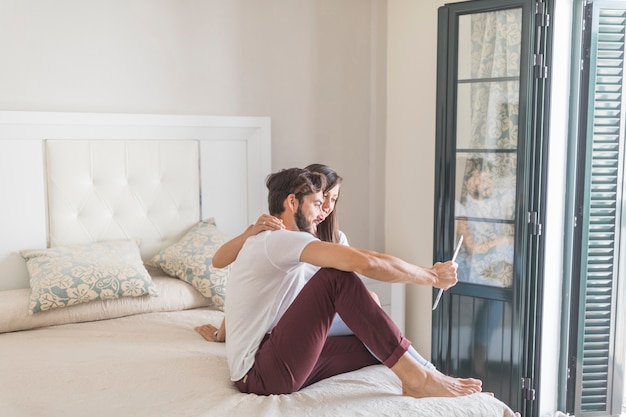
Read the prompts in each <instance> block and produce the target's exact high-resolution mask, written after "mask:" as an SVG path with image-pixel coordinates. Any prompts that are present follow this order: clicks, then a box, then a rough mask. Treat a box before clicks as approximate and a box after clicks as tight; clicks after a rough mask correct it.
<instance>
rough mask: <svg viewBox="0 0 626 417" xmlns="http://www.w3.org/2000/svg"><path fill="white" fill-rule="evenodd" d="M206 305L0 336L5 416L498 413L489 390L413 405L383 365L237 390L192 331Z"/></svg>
mask: <svg viewBox="0 0 626 417" xmlns="http://www.w3.org/2000/svg"><path fill="white" fill-rule="evenodd" d="M221 317H222V313H220V312H217V311H213V310H209V309H205V308H199V309H192V310H183V311H176V312H155V313H147V314H138V315H132V316H127V317H121V318H116V319H110V320H101V321H93V322H84V323H75V324H64V325H59V326H52V327H45V328H39V329H33V330H27V331H20V332H12V333H5V334H1V335H0V370H1V373H0V386H1V388H0V414H1V415H3V416H11V417H40V416H41V417H44V416H45V417H48V416H52V415H58V416H67V417H73V416H76V417H79V416H80V417H83V416H87V415H88V416H91V417H99V416H102V417H105V416H106V417H109V416H118V417H123V416H129V417H130V416H133V417H142V416H146V417H159V416H164V417H165V416H167V417H171V416H189V417H200V416H428V417H438V416H441V417H455V416H459V417H461V416H463V417H471V416H477V417H478V416H480V417H488V416H498V417H500V416H503V417H509V416H512V415H513V413H512V412H511V410H510V409H509V408H508V407H507V406H506V405H505V404H503V403H502V402H500V401H498V400H497V399H495V398H493V397H490V396H489V395H486V394H476V395H471V396H467V397H461V398H448V399H441V398H426V399H413V398H407V397H403V396H401V395H400V392H401V391H400V390H401V389H400V385H399V383H398V380H397V379H396V377H395V376H394V375H393V373H392V372H391V371H390V370H388V369H387V368H385V367H384V366H382V365H378V366H371V367H368V368H364V369H361V370H358V371H354V372H349V373H346V374H343V375H338V376H335V377H333V378H330V379H328V380H326V381H322V382H320V383H317V384H314V385H312V386H310V387H307V388H304V389H302V390H301V391H300V392H297V393H294V394H291V395H275V396H268V397H263V396H257V395H253V394H241V393H239V392H238V391H237V389H236V388H235V387H234V386H233V385H232V383H231V382H230V381H229V378H228V369H227V364H226V358H225V347H224V345H223V344H217V343H210V342H207V341H205V340H204V339H202V338H201V337H200V336H199V335H198V334H197V333H195V332H194V331H193V327H194V326H197V325H200V324H204V323H213V324H218V323H219V322H220V320H221Z"/></svg>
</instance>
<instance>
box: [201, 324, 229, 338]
mask: <svg viewBox="0 0 626 417" xmlns="http://www.w3.org/2000/svg"><path fill="white" fill-rule="evenodd" d="M194 330H195V331H196V332H198V333H199V334H200V335H201V336H202V337H204V338H205V339H206V340H208V341H209V342H223V340H219V338H215V337H214V335H215V332H217V327H215V326H213V325H212V324H204V325H202V326H198V327H195V328H194ZM218 336H219V335H218Z"/></svg>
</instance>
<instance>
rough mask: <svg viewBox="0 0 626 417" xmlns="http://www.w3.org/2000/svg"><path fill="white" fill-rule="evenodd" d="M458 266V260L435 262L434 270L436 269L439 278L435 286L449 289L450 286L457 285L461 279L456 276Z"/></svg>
mask: <svg viewBox="0 0 626 417" xmlns="http://www.w3.org/2000/svg"><path fill="white" fill-rule="evenodd" d="M457 267H458V265H457V264H456V262H452V261H448V262H437V263H436V264H434V265H433V271H435V274H436V275H437V278H436V280H435V284H434V285H433V287H435V288H442V289H444V290H447V289H448V288H450V287H453V286H455V285H456V283H457V282H458V281H459V280H458V278H457V276H456V269H457Z"/></svg>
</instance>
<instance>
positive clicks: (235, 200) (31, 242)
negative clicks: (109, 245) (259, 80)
mask: <svg viewBox="0 0 626 417" xmlns="http://www.w3.org/2000/svg"><path fill="white" fill-rule="evenodd" d="M56 140H59V141H61V142H63V143H68V140H71V141H76V140H80V141H83V142H82V143H90V144H91V145H90V147H91V148H96V150H94V149H91V151H86V152H91V154H90V155H89V156H88V158H89V159H90V160H92V159H94V158H96V157H97V158H98V159H99V160H100V161H101V162H103V163H105V164H106V163H109V162H110V159H111V158H109V156H108V155H107V154H106V149H105V150H102V149H101V148H102V147H103V146H105V144H106V145H107V146H108V145H109V144H111V143H112V142H111V141H124V142H119V143H122V144H130V146H126V145H124V146H126V147H130V148H136V147H139V151H138V152H143V149H148V151H149V152H150V151H151V150H152V149H154V144H155V143H158V144H161V143H169V142H170V141H190V143H192V144H194V143H197V146H195V145H192V146H191V148H192V150H196V151H197V153H198V154H197V156H195V157H193V158H194V159H195V158H198V160H197V161H195V160H189V159H185V158H189V156H188V155H178V156H177V155H171V154H170V153H171V152H170V151H169V150H168V148H165V149H161V150H160V153H161V156H160V157H159V158H162V159H164V160H167V161H170V159H172V158H176V157H179V158H182V160H180V161H177V160H174V162H171V163H170V164H165V163H162V164H161V165H168V166H167V169H168V172H167V173H166V174H167V175H177V173H178V172H179V171H180V172H183V171H185V168H187V171H189V167H188V166H187V165H188V164H192V165H193V164H196V165H194V166H197V167H198V168H199V171H200V175H199V177H198V175H195V174H194V173H192V175H194V176H195V177H196V178H194V179H193V181H195V182H196V183H198V187H199V189H198V190H197V194H196V195H195V196H192V200H193V199H194V198H195V199H196V200H197V205H198V207H197V208H196V210H195V211H194V210H191V213H188V214H187V216H188V217H189V216H191V218H186V219H185V220H184V221H186V222H187V226H189V227H190V226H191V225H193V224H194V223H195V222H197V221H198V220H200V219H202V218H207V217H214V218H215V219H216V221H217V224H218V227H219V228H220V229H221V230H222V231H223V232H224V233H225V234H226V235H227V236H235V235H236V234H238V233H240V232H241V231H243V230H244V229H245V227H247V225H248V224H250V223H252V222H254V221H255V220H256V219H257V217H258V216H259V215H260V214H261V213H263V212H265V211H267V195H266V188H265V183H264V180H265V177H266V176H267V175H268V174H269V173H270V172H271V141H270V120H269V118H267V117H212V116H187V115H138V114H93V113H43V112H0V195H1V196H2V204H0V235H1V236H2V237H1V238H0V291H1V290H7V289H15V288H28V274H27V272H26V268H25V263H24V261H23V260H22V258H21V257H20V255H19V254H18V252H17V251H18V250H21V249H27V248H44V247H46V246H48V245H49V244H50V243H51V240H52V243H54V244H63V243H87V242H88V241H90V240H98V239H101V240H103V239H104V238H107V239H112V238H136V239H140V240H141V241H142V243H141V246H142V256H143V257H144V259H147V258H149V257H150V256H151V255H153V254H154V253H156V252H157V251H158V249H159V248H161V247H163V246H164V245H167V244H168V243H173V242H174V241H176V240H177V239H178V238H180V237H181V235H180V230H181V227H182V226H185V225H180V224H177V225H176V226H175V229H178V233H179V234H178V235H168V230H164V229H167V227H168V224H169V221H170V220H168V219H167V218H160V219H157V220H156V221H160V222H161V224H160V225H155V226H156V229H155V230H152V233H148V232H149V231H147V230H142V231H141V233H143V235H139V236H137V235H136V233H132V232H130V228H131V227H132V224H128V223H129V219H126V220H124V219H120V218H115V216H118V214H119V213H116V212H115V208H114V207H113V205H114V204H112V203H110V201H106V202H104V205H105V206H106V207H108V208H110V209H111V213H110V214H111V216H112V222H114V223H115V224H116V226H119V227H116V228H110V230H108V231H93V230H88V227H89V225H88V224H87V225H86V224H85V223H81V224H78V222H74V223H72V225H71V226H70V227H71V228H72V230H73V232H72V233H69V234H68V233H67V230H66V229H67V228H68V227H67V224H66V223H67V222H66V223H63V222H61V223H59V222H58V218H60V217H63V216H65V217H66V218H67V217H68V213H61V214H59V213H56V212H54V211H51V209H52V208H53V206H54V204H52V203H53V201H51V200H50V193H49V192H48V191H50V190H49V189H48V188H50V184H51V182H50V181H51V180H50V178H49V174H50V173H49V172H47V171H48V170H49V169H50V167H49V166H47V164H49V161H48V159H47V158H48V157H50V155H48V154H49V153H50V147H49V146H47V144H48V143H49V142H48V141H56ZM76 143H78V142H74V144H76ZM133 144H134V145H136V146H134V145H133ZM146 144H147V146H146ZM157 147H158V148H161V147H162V146H161V145H158V146H157ZM70 148H75V147H74V146H70ZM80 148H84V147H80ZM105 148H106V146H105ZM59 152H63V150H60V151H59ZM71 152H76V153H77V154H76V155H75V156H70V155H66V156H65V158H66V159H65V160H63V162H62V163H60V164H58V163H57V165H63V164H69V165H73V164H74V161H76V164H79V163H82V162H84V159H86V158H85V155H83V153H84V152H85V151H83V150H72V151H71ZM125 152H126V154H131V153H132V152H127V151H125ZM136 152H137V151H136ZM124 158H130V157H129V156H124ZM144 159H146V158H144ZM91 162H92V166H84V167H83V166H81V167H79V168H78V172H83V171H85V170H86V171H88V173H90V174H92V177H93V172H92V171H93V169H94V168H93V165H95V164H94V163H93V161H91ZM128 165H130V166H132V163H128ZM178 167H180V169H178ZM60 168H62V167H60ZM72 168H76V167H73V166H72ZM54 169H55V170H58V169H59V167H56V168H54ZM154 169H155V170H157V171H156V172H155V173H154V175H155V176H159V175H165V174H163V173H162V172H159V171H158V170H159V169H162V168H161V167H159V166H157V167H156V168H154ZM144 180H145V179H144ZM92 188H94V189H95V188H96V185H95V184H94V186H93V187H92ZM63 192H64V190H61V192H57V191H55V193H57V194H61V193H63ZM71 192H72V193H74V194H75V190H72V191H71ZM89 192H91V191H89ZM65 194H67V193H65ZM201 196H203V197H201ZM65 197H66V195H63V198H65ZM209 197H210V198H209ZM104 198H110V196H105V197H104ZM131 199H132V197H131ZM83 203H84V202H82V201H78V202H72V203H67V202H65V201H64V202H63V204H65V206H64V208H65V209H66V211H69V212H70V213H71V214H73V213H74V211H76V210H67V208H68V207H67V204H78V205H80V204H83ZM55 204H56V205H58V202H56V203H55ZM175 204H178V202H176V203H175ZM55 210H56V209H55ZM57 211H58V210H57ZM55 213H56V214H55ZM54 216H56V217H54ZM124 221H126V223H124ZM130 221H131V223H132V219H130ZM151 221H152V219H151ZM55 225H56V229H54V228H55ZM51 229H53V230H55V236H53V237H51V234H50V231H51ZM170 229H172V228H171V227H170ZM81 230H82V232H83V233H82V234H81ZM63 233H65V235H63ZM155 233H157V234H159V235H160V236H157V237H156V238H155V237H154V236H153V235H154V234H155ZM151 239H155V241H151ZM158 239H160V241H156V240H158Z"/></svg>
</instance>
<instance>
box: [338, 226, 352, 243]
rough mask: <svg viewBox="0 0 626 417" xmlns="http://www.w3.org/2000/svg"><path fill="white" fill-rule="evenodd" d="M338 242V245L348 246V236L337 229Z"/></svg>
mask: <svg viewBox="0 0 626 417" xmlns="http://www.w3.org/2000/svg"><path fill="white" fill-rule="evenodd" d="M338 243H339V244H340V245H345V246H350V243H349V242H348V237H347V236H346V234H345V233H344V232H342V231H341V230H340V231H339V242H338Z"/></svg>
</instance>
